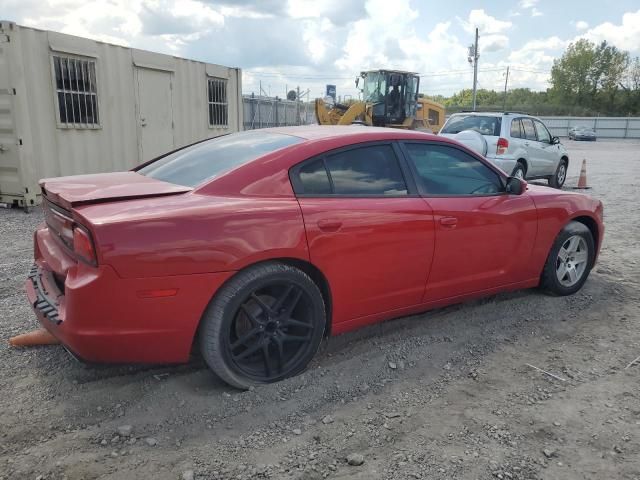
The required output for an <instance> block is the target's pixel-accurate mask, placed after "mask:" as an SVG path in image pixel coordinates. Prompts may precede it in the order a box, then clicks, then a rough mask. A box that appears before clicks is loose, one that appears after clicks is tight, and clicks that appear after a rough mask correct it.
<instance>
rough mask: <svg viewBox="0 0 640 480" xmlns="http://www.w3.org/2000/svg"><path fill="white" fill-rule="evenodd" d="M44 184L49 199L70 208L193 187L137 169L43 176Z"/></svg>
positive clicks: (182, 191) (183, 190) (186, 189)
mask: <svg viewBox="0 0 640 480" xmlns="http://www.w3.org/2000/svg"><path fill="white" fill-rule="evenodd" d="M40 187H41V188H42V193H43V195H44V196H45V197H46V198H47V199H48V200H49V201H51V202H53V203H55V204H57V205H59V206H61V207H63V208H66V209H70V208H72V207H76V206H79V205H87V204H91V203H99V202H105V201H116V200H127V199H134V198H144V197H158V196H163V195H175V194H179V193H185V192H188V191H190V190H192V188H190V187H185V186H182V185H175V184H172V183H167V182H163V181H162V180H156V179H155V178H151V177H145V176H143V175H140V174H139V173H136V172H114V173H98V174H93V175H74V176H71V177H58V178H45V179H43V180H40Z"/></svg>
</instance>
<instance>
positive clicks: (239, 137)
mask: <svg viewBox="0 0 640 480" xmlns="http://www.w3.org/2000/svg"><path fill="white" fill-rule="evenodd" d="M302 141H303V139H302V138H300V137H293V136H291V135H282V134H279V133H270V132H261V131H256V130H253V131H248V132H240V133H232V134H230V135H224V136H222V137H217V138H213V139H211V140H207V141H204V142H202V143H197V144H195V145H191V146H190V147H186V148H183V149H181V150H178V151H177V152H173V153H171V154H169V155H167V156H166V157H162V158H160V159H158V160H156V161H155V162H152V163H150V164H149V165H146V166H144V167H142V168H140V169H139V170H137V172H138V173H140V174H141V175H145V176H147V177H151V178H156V179H158V180H162V181H164V182H169V183H175V184H177V185H184V186H185V187H195V186H196V185H200V184H201V183H204V182H206V181H207V180H211V179H213V178H215V177H217V176H219V175H221V174H223V173H225V172H227V171H229V170H231V169H233V168H236V167H239V166H240V165H244V164H245V163H249V162H251V161H252V160H255V159H256V158H258V157H261V156H263V155H266V154H268V153H271V152H275V151H276V150H279V149H281V148H284V147H288V146H289V145H294V144H296V143H300V142H302Z"/></svg>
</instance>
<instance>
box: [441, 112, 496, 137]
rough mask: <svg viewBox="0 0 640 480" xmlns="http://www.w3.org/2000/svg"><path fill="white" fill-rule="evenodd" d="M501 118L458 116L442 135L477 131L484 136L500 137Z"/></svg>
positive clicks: (449, 122)
mask: <svg viewBox="0 0 640 480" xmlns="http://www.w3.org/2000/svg"><path fill="white" fill-rule="evenodd" d="M501 125H502V119H501V118H500V117H490V116H485V115H456V116H453V117H451V118H450V119H449V121H448V122H447V123H446V125H445V126H444V127H442V131H441V132H440V133H460V132H462V131H464V130H475V131H476V132H478V133H481V134H482V135H494V136H496V137H499V136H500V126H501Z"/></svg>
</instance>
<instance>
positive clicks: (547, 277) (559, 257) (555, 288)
mask: <svg viewBox="0 0 640 480" xmlns="http://www.w3.org/2000/svg"><path fill="white" fill-rule="evenodd" d="M594 258H595V242H594V240H593V235H591V231H590V230H589V228H588V227H587V226H586V225H584V224H583V223H580V222H570V223H569V224H567V225H566V226H565V227H564V228H563V229H562V231H561V232H560V233H559V234H558V236H557V237H556V239H555V241H554V242H553V245H552V247H551V250H550V252H549V256H548V257H547V261H546V262H545V265H544V269H543V271H542V277H541V282H540V286H541V287H542V288H543V289H544V290H545V291H546V292H548V293H550V294H552V295H559V296H564V295H572V294H574V293H576V292H577V291H578V290H580V289H581V288H582V285H584V282H586V281H587V277H588V276H589V272H590V271H591V268H592V267H593V262H594ZM572 270H573V272H574V273H575V275H573V274H572V273H571V271H572Z"/></svg>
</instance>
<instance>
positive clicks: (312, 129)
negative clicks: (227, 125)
mask: <svg viewBox="0 0 640 480" xmlns="http://www.w3.org/2000/svg"><path fill="white" fill-rule="evenodd" d="M260 131H262V132H272V133H279V134H282V135H292V136H294V137H299V138H302V139H304V140H325V139H340V138H341V139H345V140H347V139H348V137H359V138H364V139H365V140H367V139H370V140H376V139H385V140H389V139H393V138H397V139H406V138H409V139H410V138H419V139H422V140H424V139H425V138H427V137H431V138H434V139H438V140H439V139H440V138H439V137H436V136H435V135H433V134H431V133H426V132H419V131H416V130H404V129H400V128H385V127H369V126H366V125H302V126H297V127H273V128H263V129H261V130H260Z"/></svg>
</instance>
